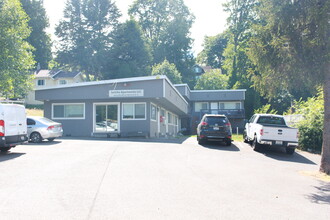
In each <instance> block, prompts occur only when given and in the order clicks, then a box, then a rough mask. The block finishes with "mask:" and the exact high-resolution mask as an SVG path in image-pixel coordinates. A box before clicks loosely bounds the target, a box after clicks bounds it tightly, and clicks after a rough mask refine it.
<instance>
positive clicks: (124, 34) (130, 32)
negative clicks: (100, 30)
mask: <svg viewBox="0 0 330 220" xmlns="http://www.w3.org/2000/svg"><path fill="white" fill-rule="evenodd" d="M107 59H108V62H107V63H108V66H107V68H106V70H107V75H106V76H104V77H103V78H104V79H114V78H125V77H135V76H146V75H150V73H151V68H150V65H151V52H150V48H149V46H148V45H147V43H146V40H145V38H144V36H143V34H142V31H141V28H140V27H139V25H138V24H137V22H135V21H134V20H130V21H126V22H125V23H124V24H120V25H119V26H118V28H117V29H116V30H115V31H114V36H113V43H112V47H111V49H110V51H109V55H108V58H107Z"/></svg>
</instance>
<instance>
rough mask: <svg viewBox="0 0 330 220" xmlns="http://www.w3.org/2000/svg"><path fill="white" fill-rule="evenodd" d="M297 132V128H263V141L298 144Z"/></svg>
mask: <svg viewBox="0 0 330 220" xmlns="http://www.w3.org/2000/svg"><path fill="white" fill-rule="evenodd" d="M297 132H298V129H297V128H290V127H268V126H263V135H261V139H262V140H274V141H288V142H298V135H297Z"/></svg>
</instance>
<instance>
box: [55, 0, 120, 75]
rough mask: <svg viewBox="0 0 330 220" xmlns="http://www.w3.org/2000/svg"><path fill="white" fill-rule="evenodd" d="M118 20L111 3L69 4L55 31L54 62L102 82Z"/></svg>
mask: <svg viewBox="0 0 330 220" xmlns="http://www.w3.org/2000/svg"><path fill="white" fill-rule="evenodd" d="M119 16H120V13H119V10H118V8H117V7H116V5H115V4H114V3H113V1H112V0H68V2H67V4H66V7H65V9H64V19H63V20H61V21H60V23H59V25H58V26H57V27H56V35H57V37H58V38H59V48H58V51H57V59H56V61H57V62H59V63H60V64H62V65H63V66H66V67H68V68H73V69H75V70H79V71H81V72H83V73H85V74H86V75H87V76H89V75H94V76H95V78H96V79H101V78H102V73H103V72H104V71H105V65H106V62H105V60H106V59H104V58H105V56H106V54H107V52H108V51H109V48H110V46H111V40H112V31H113V29H115V28H116V27H117V25H118V18H119ZM88 80H89V79H88Z"/></svg>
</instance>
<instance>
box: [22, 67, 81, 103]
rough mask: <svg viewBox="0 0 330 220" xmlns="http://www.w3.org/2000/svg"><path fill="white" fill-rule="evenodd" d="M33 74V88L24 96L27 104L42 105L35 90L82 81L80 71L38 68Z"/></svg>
mask: <svg viewBox="0 0 330 220" xmlns="http://www.w3.org/2000/svg"><path fill="white" fill-rule="evenodd" d="M33 76H34V77H33V90H32V91H30V92H29V93H28V94H27V96H26V97H25V104H27V105H43V102H40V101H37V100H36V98H35V90H38V89H44V88H50V87H55V86H60V85H66V84H72V83H80V82H84V77H83V75H82V73H81V72H68V71H63V70H38V71H35V72H33Z"/></svg>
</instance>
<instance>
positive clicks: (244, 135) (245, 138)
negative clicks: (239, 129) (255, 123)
mask: <svg viewBox="0 0 330 220" xmlns="http://www.w3.org/2000/svg"><path fill="white" fill-rule="evenodd" d="M243 139H244V143H249V139H248V138H247V135H246V131H244V133H243Z"/></svg>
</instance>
